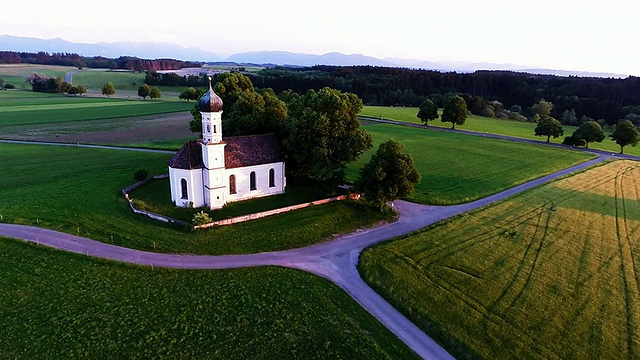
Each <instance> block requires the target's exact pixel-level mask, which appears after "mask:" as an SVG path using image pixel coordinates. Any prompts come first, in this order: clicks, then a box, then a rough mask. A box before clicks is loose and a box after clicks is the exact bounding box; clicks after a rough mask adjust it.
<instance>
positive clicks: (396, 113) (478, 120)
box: [360, 106, 640, 155]
mask: <svg viewBox="0 0 640 360" xmlns="http://www.w3.org/2000/svg"><path fill="white" fill-rule="evenodd" d="M360 114H361V115H366V116H372V117H383V118H385V119H393V120H398V121H403V122H409V123H413V124H422V122H420V119H418V117H417V114H418V108H412V107H404V108H402V107H385V106H365V107H364V108H363V109H362V111H361V112H360ZM429 126H434V127H443V128H450V127H451V123H443V122H442V121H440V119H437V120H434V121H430V122H429ZM456 128H457V129H461V130H469V131H476V132H481V133H488V134H498V135H506V136H512V137H517V138H522V139H530V140H539V141H546V140H547V138H546V137H541V136H535V135H534V130H535V128H536V124H534V123H527V122H520V121H515V120H502V119H492V118H486V117H482V116H477V115H470V116H469V117H467V121H466V122H465V124H464V125H458V126H456ZM563 128H564V135H565V136H569V135H571V134H573V132H574V131H575V129H576V127H575V126H566V125H564V126H563ZM606 134H607V138H606V139H604V140H603V141H602V142H601V143H591V144H589V148H593V149H599V150H605V151H610V152H612V153H618V152H620V146H618V144H616V143H615V142H614V141H612V140H611V138H610V137H609V134H610V133H609V132H606ZM563 139H564V136H561V137H559V138H557V139H554V138H551V142H553V143H558V144H560V143H562V140H563ZM625 153H628V154H631V155H640V147H632V146H627V147H625Z"/></svg>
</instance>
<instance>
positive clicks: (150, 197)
mask: <svg viewBox="0 0 640 360" xmlns="http://www.w3.org/2000/svg"><path fill="white" fill-rule="evenodd" d="M169 187H170V185H169V179H160V180H154V181H151V182H150V183H148V184H145V185H143V186H141V187H139V188H137V189H135V190H133V191H131V192H130V193H129V196H130V197H131V198H132V199H134V204H135V206H136V208H138V209H142V210H148V211H152V212H155V213H158V214H163V215H167V216H170V217H172V218H174V219H179V220H182V221H186V222H191V220H192V219H193V216H194V215H195V214H196V213H197V212H200V211H205V212H207V213H208V214H209V215H210V216H211V219H213V220H223V219H227V218H231V217H235V216H241V215H248V214H253V213H256V212H261V211H267V210H273V209H278V208H282V207H286V206H291V205H296V204H302V203H306V202H310V201H314V200H320V199H324V198H327V197H331V196H336V195H337V194H326V193H324V192H323V191H321V190H320V189H318V188H317V187H313V186H309V185H302V184H295V185H291V184H290V185H288V186H287V189H286V192H285V193H284V194H280V195H273V196H268V197H263V198H257V199H251V200H245V201H240V202H234V203H229V204H227V205H226V206H225V207H223V208H222V209H219V210H207V209H205V210H203V209H194V208H178V207H176V206H175V205H174V204H173V202H171V191H170V188H169Z"/></svg>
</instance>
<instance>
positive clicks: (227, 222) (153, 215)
mask: <svg viewBox="0 0 640 360" xmlns="http://www.w3.org/2000/svg"><path fill="white" fill-rule="evenodd" d="M168 177H169V175H168V174H163V175H153V176H149V177H148V178H146V179H144V180H142V181H138V182H137V183H135V184H132V185H129V186H127V187H126V188H124V189H122V194H123V195H124V198H125V199H126V200H127V202H128V203H129V207H130V208H131V210H132V211H133V212H134V213H136V214H141V215H145V216H148V217H150V218H151V219H154V220H158V221H162V222H165V223H169V224H178V225H181V226H184V227H192V225H191V224H189V223H187V222H184V221H182V220H178V219H174V218H171V217H168V216H164V215H160V214H156V213H154V212H151V211H146V210H138V209H136V207H135V206H134V205H133V199H131V198H130V197H129V192H130V191H131V190H133V189H137V188H139V187H140V186H142V185H145V184H148V183H149V182H150V181H153V180H158V179H166V178H168ZM348 197H349V198H351V199H353V200H358V199H360V194H349V195H340V196H336V197H332V198H327V199H322V200H316V201H311V202H308V203H304V204H298V205H291V206H287V207H283V208H279V209H274V210H268V211H263V212H259V213H255V214H249V215H243V216H236V217H234V218H229V219H224V220H218V221H213V222H210V223H208V224H204V225H197V226H193V227H192V228H193V229H206V228H210V227H214V226H224V225H231V224H237V223H241V222H245V221H250V220H255V219H260V218H263V217H267V216H271V215H276V214H281V213H285V212H288V211H293V210H298V209H304V208H306V207H308V206H311V205H322V204H327V203H330V202H334V201H342V200H346V199H347V198H348Z"/></svg>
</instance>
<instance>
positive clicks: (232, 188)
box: [229, 175, 237, 194]
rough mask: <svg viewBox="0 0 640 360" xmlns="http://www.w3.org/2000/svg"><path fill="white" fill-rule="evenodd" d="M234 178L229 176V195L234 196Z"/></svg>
mask: <svg viewBox="0 0 640 360" xmlns="http://www.w3.org/2000/svg"><path fill="white" fill-rule="evenodd" d="M236 193H237V192H236V176H235V175H230V176H229V194H236Z"/></svg>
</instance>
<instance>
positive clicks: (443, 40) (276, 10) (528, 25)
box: [0, 0, 640, 76]
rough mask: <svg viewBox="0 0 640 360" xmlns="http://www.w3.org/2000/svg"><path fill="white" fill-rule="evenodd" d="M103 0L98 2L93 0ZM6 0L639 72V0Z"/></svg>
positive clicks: (14, 8)
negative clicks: (85, 0)
mask: <svg viewBox="0 0 640 360" xmlns="http://www.w3.org/2000/svg"><path fill="white" fill-rule="evenodd" d="M94 4H100V5H94ZM104 4H105V5H102V4H101V3H95V2H78V1H68V0H57V1H50V0H35V1H29V2H24V1H22V2H19V1H11V2H8V3H4V4H3V6H2V7H3V10H2V13H3V19H2V22H1V23H0V34H7V35H14V36H27V37H36V38H43V39H48V38H63V39H65V40H68V41H73V42H85V43H96V42H119V41H158V42H168V43H174V44H178V45H181V46H185V47H192V46H195V47H199V48H201V49H203V50H208V51H212V52H215V53H217V54H221V55H229V54H232V53H236V52H244V51H260V50H284V51H293V52H302V53H310V54H323V53H327V52H333V51H337V52H342V53H346V54H352V53H360V54H364V55H370V56H375V57H379V58H385V57H398V58H412V59H418V60H428V61H444V60H455V61H467V62H491V63H510V64H518V65H523V66H531V67H541V68H542V67H544V68H551V69H567V70H580V71H595V72H611V73H619V74H625V75H637V76H640V61H638V60H639V59H640V46H638V43H640V41H639V40H640V39H638V36H640V22H639V21H637V19H635V18H634V17H636V16H637V14H639V13H640V2H636V1H631V0H628V1H625V0H608V1H604V2H584V1H580V2H579V1H573V0H569V1H566V0H565V1H557V0H556V1H551V0H540V1H536V2H523V1H518V0H511V1H507V0H494V1H485V0H476V1H472V2H469V1H463V0H446V1H439V2H436V1H431V0H427V1H409V0H395V1H378V0H368V1H364V0H342V1H340V0H325V1H323V2H304V1H293V0H271V1H264V0H262V1H253V0H246V1H243V2H224V3H223V2H219V1H202V0H190V1H184V2H178V1H175V0H174V1H165V0H157V1H153V2H141V1H121V0H112V1H108V2H104Z"/></svg>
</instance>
